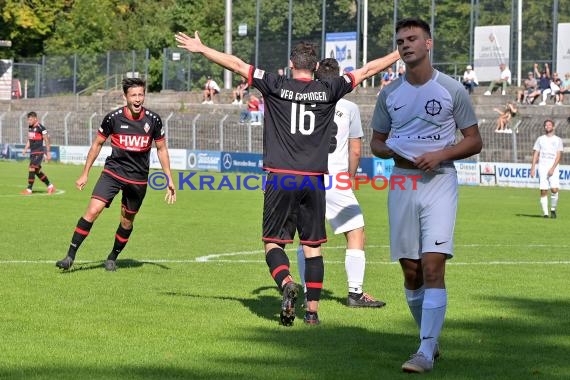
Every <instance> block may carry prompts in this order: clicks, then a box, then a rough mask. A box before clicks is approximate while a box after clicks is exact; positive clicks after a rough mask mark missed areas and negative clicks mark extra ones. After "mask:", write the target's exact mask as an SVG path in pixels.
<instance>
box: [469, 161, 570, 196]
mask: <svg viewBox="0 0 570 380" xmlns="http://www.w3.org/2000/svg"><path fill="white" fill-rule="evenodd" d="M479 168H480V176H481V185H482V186H507V187H531V188H536V189H538V177H536V176H535V177H534V178H531V176H530V164H528V163H526V164H510V163H504V162H499V163H495V162H480V163H479ZM557 175H558V178H559V179H560V188H561V189H563V190H569V189H570V165H560V168H559V170H558V173H557Z"/></svg>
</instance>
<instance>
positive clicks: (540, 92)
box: [462, 63, 570, 106]
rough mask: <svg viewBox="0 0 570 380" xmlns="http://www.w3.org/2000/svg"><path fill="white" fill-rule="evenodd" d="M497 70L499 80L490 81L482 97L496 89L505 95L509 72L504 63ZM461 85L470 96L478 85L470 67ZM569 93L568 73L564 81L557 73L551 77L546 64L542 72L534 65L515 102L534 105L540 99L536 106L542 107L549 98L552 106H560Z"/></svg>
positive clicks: (509, 80)
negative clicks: (552, 101)
mask: <svg viewBox="0 0 570 380" xmlns="http://www.w3.org/2000/svg"><path fill="white" fill-rule="evenodd" d="M499 69H500V72H501V74H500V76H499V78H498V79H496V80H493V81H491V83H490V84H489V87H488V88H487V90H486V91H485V93H484V95H486V96H490V95H491V94H492V93H493V92H495V91H496V90H498V89H501V95H506V93H507V88H508V87H509V86H510V85H511V81H512V75H511V71H510V70H509V68H508V67H507V66H506V65H505V64H504V63H501V64H500V65H499ZM462 83H463V86H464V87H465V89H466V90H467V91H469V93H470V94H472V93H473V90H474V88H475V87H477V86H478V85H479V82H478V80H477V75H476V74H475V71H474V70H473V67H472V66H471V65H468V66H467V67H466V69H465V72H464V73H463V79H462ZM569 93H570V73H566V74H564V79H562V78H560V77H559V75H558V73H557V72H554V73H552V75H551V73H550V67H549V66H548V63H545V64H544V68H543V69H542V70H540V67H539V65H538V63H535V64H534V68H533V71H529V72H528V73H527V78H525V79H524V80H523V85H522V87H521V88H519V89H518V90H517V95H516V102H518V103H519V104H534V102H535V100H536V99H539V98H540V102H539V103H538V104H539V105H541V106H544V105H546V101H547V100H548V99H549V98H553V100H554V104H556V105H562V102H563V101H564V95H566V94H569Z"/></svg>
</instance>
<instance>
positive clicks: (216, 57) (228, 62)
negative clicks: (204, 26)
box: [174, 31, 251, 78]
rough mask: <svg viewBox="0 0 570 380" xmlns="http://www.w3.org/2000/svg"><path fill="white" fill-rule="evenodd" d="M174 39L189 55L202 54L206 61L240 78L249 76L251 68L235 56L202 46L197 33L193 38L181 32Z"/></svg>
mask: <svg viewBox="0 0 570 380" xmlns="http://www.w3.org/2000/svg"><path fill="white" fill-rule="evenodd" d="M174 38H176V42H177V43H178V47H179V48H182V49H186V50H188V51H189V52H191V53H198V54H202V55H203V56H204V57H206V58H207V59H208V60H210V61H212V62H214V63H217V64H218V65H220V66H222V67H224V68H226V69H228V70H230V71H233V72H234V73H238V74H239V75H241V76H242V77H245V78H247V77H248V76H249V68H250V66H251V65H250V64H249V63H245V62H244V61H242V60H241V59H239V58H238V57H236V56H235V55H231V54H226V53H222V52H221V51H217V50H215V49H212V48H210V47H208V46H206V45H204V44H203V43H202V41H201V40H200V37H199V36H198V32H197V31H196V32H194V38H192V37H190V36H188V35H186V34H184V33H182V32H178V33H176V34H175V35H174Z"/></svg>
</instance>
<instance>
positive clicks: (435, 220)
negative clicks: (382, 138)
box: [388, 167, 457, 261]
mask: <svg viewBox="0 0 570 380" xmlns="http://www.w3.org/2000/svg"><path fill="white" fill-rule="evenodd" d="M409 175H415V176H421V178H420V179H418V180H417V182H416V188H415V189H414V188H413V186H412V185H413V183H412V181H411V180H407V181H406V182H404V186H403V187H404V188H403V189H402V188H401V187H399V186H391V188H390V191H389V192H388V217H389V222H390V254H391V258H392V260H393V261H398V260H399V259H415V260H419V259H420V256H421V255H422V254H423V253H426V252H437V253H443V254H445V255H447V258H451V257H453V230H454V228H455V216H456V213H457V172H456V170H455V168H454V167H444V168H440V169H438V170H437V171H435V172H430V173H426V172H425V171H423V170H419V169H401V168H398V167H394V169H393V170H392V178H391V179H392V180H393V179H394V176H401V177H405V176H409ZM392 187H393V188H392Z"/></svg>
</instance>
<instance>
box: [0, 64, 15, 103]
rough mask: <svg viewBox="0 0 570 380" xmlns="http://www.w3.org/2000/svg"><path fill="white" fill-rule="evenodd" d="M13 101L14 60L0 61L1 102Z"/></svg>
mask: <svg viewBox="0 0 570 380" xmlns="http://www.w3.org/2000/svg"><path fill="white" fill-rule="evenodd" d="M10 99H12V60H10V59H0V100H10Z"/></svg>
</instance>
